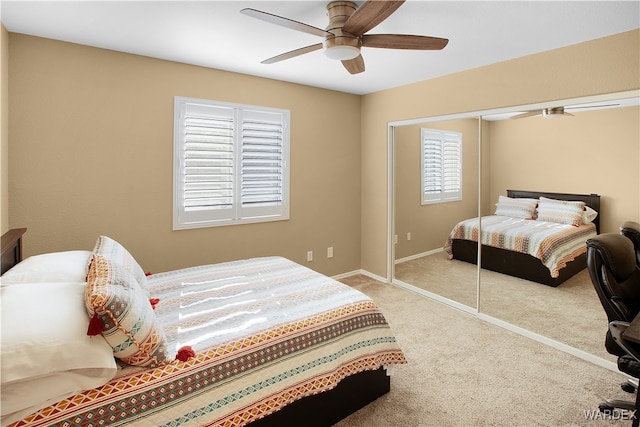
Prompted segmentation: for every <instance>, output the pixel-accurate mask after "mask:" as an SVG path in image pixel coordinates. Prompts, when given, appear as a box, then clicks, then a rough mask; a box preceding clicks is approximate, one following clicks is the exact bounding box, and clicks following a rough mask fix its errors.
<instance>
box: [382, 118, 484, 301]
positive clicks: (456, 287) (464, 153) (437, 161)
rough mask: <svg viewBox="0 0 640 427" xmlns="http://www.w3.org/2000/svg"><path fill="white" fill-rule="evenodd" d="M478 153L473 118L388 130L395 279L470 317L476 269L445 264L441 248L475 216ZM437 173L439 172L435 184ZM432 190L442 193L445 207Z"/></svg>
mask: <svg viewBox="0 0 640 427" xmlns="http://www.w3.org/2000/svg"><path fill="white" fill-rule="evenodd" d="M479 147H480V138H479V120H478V119H477V118H473V117H472V118H468V117H466V118H451V119H445V120H431V121H426V122H420V123H410V124H405V125H399V126H395V127H394V128H393V151H394V160H395V161H394V171H395V175H394V207H395V208H394V213H395V214H394V241H395V244H394V252H395V254H394V277H395V279H396V280H397V281H398V282H402V283H403V284H407V285H410V286H412V287H414V288H416V289H418V290H420V291H422V292H424V293H426V294H427V295H429V296H432V297H436V298H443V299H445V300H447V301H449V302H450V303H452V304H456V305H458V306H460V307H461V308H463V309H468V310H471V311H475V310H476V309H477V295H478V292H477V286H476V283H477V275H478V272H477V268H476V266H475V265H472V264H468V263H464V262H460V261H456V260H451V259H449V257H448V256H447V253H446V252H445V251H443V247H444V246H446V241H447V238H448V236H449V232H450V231H451V229H452V228H453V226H454V225H455V224H456V223H457V222H459V221H462V220H464V219H466V218H472V217H476V216H477V213H478V201H479V198H478V176H479ZM456 148H457V151H456ZM430 162H433V163H434V164H431V163H430ZM453 164H457V166H453ZM438 168H441V170H442V171H443V172H442V174H441V176H438V177H437V178H434V176H433V175H438V170H437V169H438ZM434 169H436V170H434ZM430 179H433V180H434V181H435V184H437V185H436V186H435V187H430V186H429V180H430ZM456 179H458V180H457V181H456ZM438 180H439V181H438ZM447 180H449V181H451V182H452V183H451V184H448V183H447ZM425 181H426V182H427V183H426V184H425ZM437 187H440V189H441V188H442V187H444V188H445V189H446V190H447V191H445V193H444V198H445V201H443V200H442V199H440V197H442V195H438V194H437V193H438V189H439V188H437ZM456 190H457V191H456ZM433 193H436V194H435V196H434V195H433ZM430 197H431V198H430ZM433 198H436V200H433Z"/></svg>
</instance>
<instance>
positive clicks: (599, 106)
mask: <svg viewBox="0 0 640 427" xmlns="http://www.w3.org/2000/svg"><path fill="white" fill-rule="evenodd" d="M618 105H620V104H594V105H576V106H574V107H564V109H565V110H581V109H584V108H608V107H617V106H618Z"/></svg>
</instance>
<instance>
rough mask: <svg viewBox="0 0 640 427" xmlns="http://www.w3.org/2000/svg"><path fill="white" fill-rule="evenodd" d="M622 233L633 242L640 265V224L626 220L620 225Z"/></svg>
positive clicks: (639, 264)
mask: <svg viewBox="0 0 640 427" xmlns="http://www.w3.org/2000/svg"><path fill="white" fill-rule="evenodd" d="M620 234H622V235H623V236H626V237H628V238H629V239H630V240H631V242H633V247H634V248H635V250H636V265H637V266H638V267H640V224H638V223H637V222H635V221H625V222H624V223H623V224H622V225H621V226H620Z"/></svg>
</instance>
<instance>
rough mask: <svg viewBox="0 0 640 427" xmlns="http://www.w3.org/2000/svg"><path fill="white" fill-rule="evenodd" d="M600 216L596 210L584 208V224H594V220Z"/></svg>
mask: <svg viewBox="0 0 640 427" xmlns="http://www.w3.org/2000/svg"><path fill="white" fill-rule="evenodd" d="M597 216H598V212H597V211H596V210H595V209H592V208H590V207H589V206H585V207H584V212H582V222H583V223H584V224H589V223H590V222H593V220H594V219H596V217H597Z"/></svg>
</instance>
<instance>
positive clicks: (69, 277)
mask: <svg viewBox="0 0 640 427" xmlns="http://www.w3.org/2000/svg"><path fill="white" fill-rule="evenodd" d="M90 257H91V251H65V252H51V253H46V254H42V255H34V256H30V257H29V258H27V259H25V260H23V261H22V262H20V263H19V264H16V265H15V266H13V267H12V268H11V269H10V270H9V271H7V272H5V273H4V274H3V275H2V277H0V283H2V284H9V283H39V282H86V280H87V267H88V265H89V258H90Z"/></svg>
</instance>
